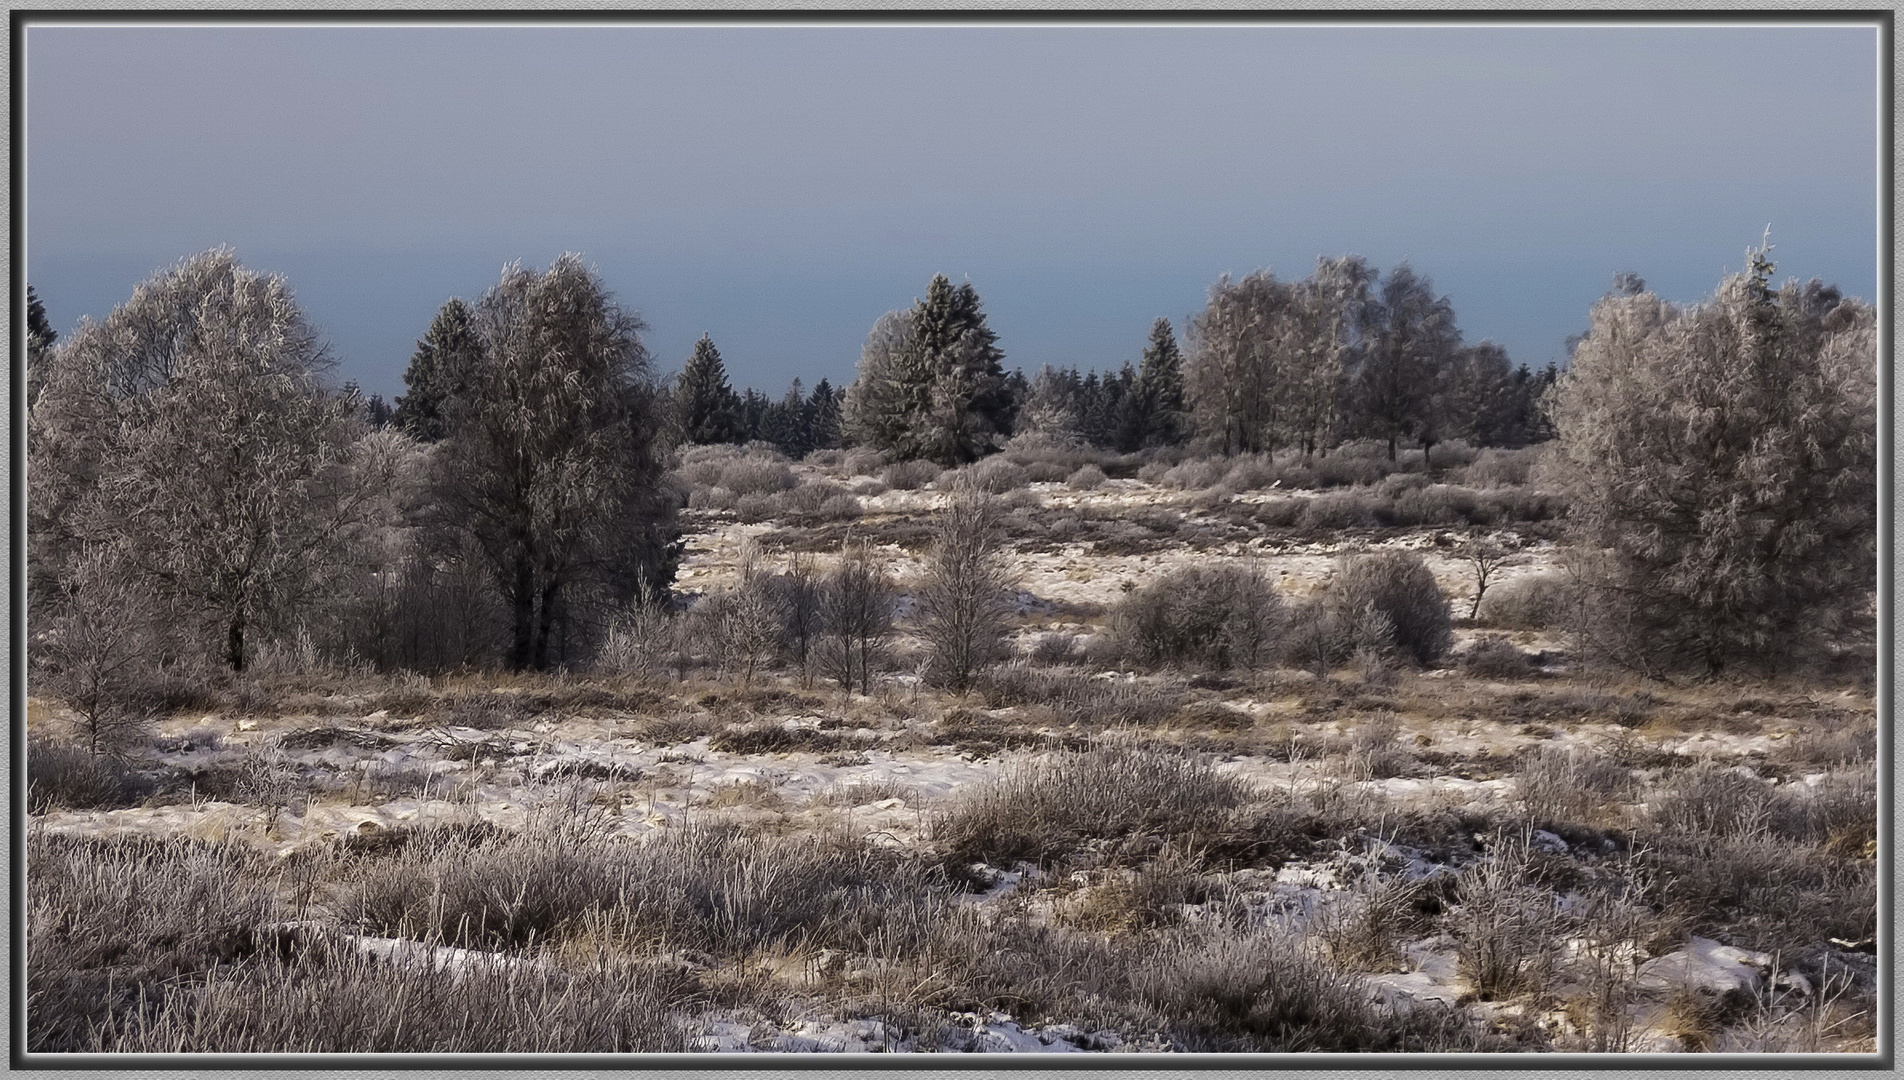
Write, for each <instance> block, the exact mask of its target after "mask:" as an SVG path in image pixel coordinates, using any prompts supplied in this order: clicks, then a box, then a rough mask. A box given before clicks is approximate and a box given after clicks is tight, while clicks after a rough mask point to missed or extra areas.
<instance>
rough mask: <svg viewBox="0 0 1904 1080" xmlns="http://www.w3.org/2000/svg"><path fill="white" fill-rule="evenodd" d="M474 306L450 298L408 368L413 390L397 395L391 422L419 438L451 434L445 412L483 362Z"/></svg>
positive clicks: (434, 438) (408, 382) (406, 374)
mask: <svg viewBox="0 0 1904 1080" xmlns="http://www.w3.org/2000/svg"><path fill="white" fill-rule="evenodd" d="M481 352H482V343H481V342H480V341H478V340H477V338H476V328H475V325H474V323H473V322H472V319H471V315H470V311H469V305H467V304H465V303H463V302H462V301H461V300H459V299H457V298H455V297H451V298H450V299H449V301H448V302H446V303H445V304H444V305H443V306H442V308H441V309H439V310H438V311H437V313H436V317H435V318H434V319H432V320H430V329H429V330H428V331H427V332H426V333H425V334H424V335H423V339H422V340H421V341H418V342H417V347H416V352H414V353H412V354H411V356H410V366H409V367H408V368H407V369H406V370H405V371H404V373H403V384H404V386H406V387H408V388H409V391H410V392H409V393H407V394H399V395H398V396H397V407H396V410H395V412H394V413H392V415H391V421H392V422H393V423H395V424H396V425H397V427H399V428H401V429H402V430H403V431H405V432H407V433H408V434H409V435H410V437H411V438H413V439H416V440H417V441H418V442H426V443H433V442H436V441H437V440H439V439H441V438H443V436H444V435H445V434H447V433H448V421H447V419H446V418H445V415H444V413H445V411H446V409H447V408H448V403H449V400H450V399H451V398H453V397H455V396H456V395H457V394H459V393H461V392H462V389H463V384H464V383H465V382H466V381H467V380H468V378H469V373H470V371H471V370H472V369H474V368H475V367H476V365H477V364H478V363H479V362H480V361H481Z"/></svg>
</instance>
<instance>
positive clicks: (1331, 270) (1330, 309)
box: [1287, 255, 1376, 456]
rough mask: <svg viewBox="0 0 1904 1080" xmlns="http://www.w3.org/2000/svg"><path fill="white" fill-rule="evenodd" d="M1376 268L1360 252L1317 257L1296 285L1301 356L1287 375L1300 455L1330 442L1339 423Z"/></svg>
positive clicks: (1364, 328)
mask: <svg viewBox="0 0 1904 1080" xmlns="http://www.w3.org/2000/svg"><path fill="white" fill-rule="evenodd" d="M1375 278H1376V274H1375V270H1374V269H1373V268H1372V267H1370V266H1369V265H1368V262H1367V261H1366V260H1364V259H1363V258H1362V257H1361V256H1360V255H1343V256H1339V257H1335V258H1330V257H1323V258H1320V259H1318V260H1316V269H1315V273H1313V274H1311V275H1310V276H1309V277H1307V278H1305V279H1304V280H1303V281H1302V283H1301V284H1300V285H1299V286H1298V295H1297V318H1298V320H1299V324H1300V329H1299V330H1298V335H1297V336H1298V340H1299V346H1300V356H1301V361H1300V363H1298V364H1297V365H1296V367H1295V371H1294V372H1293V375H1294V377H1293V378H1292V379H1291V380H1290V384H1289V389H1288V391H1287V396H1288V401H1289V404H1288V415H1289V427H1290V436H1291V439H1292V441H1293V442H1295V443H1296V444H1297V445H1298V446H1300V447H1301V448H1302V452H1303V454H1304V455H1305V456H1312V455H1314V454H1315V452H1316V451H1317V450H1318V449H1324V448H1327V447H1329V446H1331V445H1333V444H1334V443H1335V440H1336V438H1337V436H1338V433H1339V432H1340V431H1341V428H1342V397H1343V384H1344V381H1345V380H1346V379H1347V377H1348V373H1349V371H1350V370H1351V369H1352V368H1353V366H1354V362H1355V358H1356V357H1357V356H1358V355H1360V350H1361V348H1362V347H1363V343H1364V341H1365V340H1366V339H1367V337H1368V331H1369V322H1370V318H1371V316H1372V315H1373V314H1374V310H1375V309H1374V306H1373V305H1372V304H1371V303H1370V302H1369V288H1370V286H1371V285H1372V284H1373V283H1374V281H1375Z"/></svg>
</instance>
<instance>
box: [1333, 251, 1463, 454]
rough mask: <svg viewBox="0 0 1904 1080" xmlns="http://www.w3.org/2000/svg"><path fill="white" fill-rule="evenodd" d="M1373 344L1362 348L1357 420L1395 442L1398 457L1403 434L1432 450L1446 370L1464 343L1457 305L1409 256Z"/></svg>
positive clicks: (1385, 301)
mask: <svg viewBox="0 0 1904 1080" xmlns="http://www.w3.org/2000/svg"><path fill="white" fill-rule="evenodd" d="M1371 324H1372V327H1371V332H1370V334H1369V338H1368V342H1367V346H1366V347H1365V348H1364V349H1362V350H1361V351H1360V353H1359V355H1358V356H1357V361H1358V363H1357V367H1356V370H1355V371H1354V372H1353V375H1352V379H1353V385H1352V388H1351V395H1352V402H1353V408H1354V414H1355V419H1356V421H1357V426H1358V427H1359V429H1360V430H1361V431H1362V433H1364V434H1366V435H1370V436H1373V437H1375V438H1379V439H1385V440H1387V442H1388V457H1389V460H1390V461H1393V460H1395V457H1396V448H1397V444H1398V442H1399V440H1400V439H1401V437H1402V436H1404V435H1408V436H1413V437H1415V438H1417V439H1419V440H1421V443H1422V447H1423V449H1424V450H1432V449H1433V446H1434V444H1435V443H1436V442H1438V441H1440V439H1441V433H1440V430H1439V427H1438V421H1439V419H1440V417H1439V415H1438V413H1437V411H1436V402H1437V395H1438V394H1439V393H1440V391H1441V380H1442V376H1443V373H1444V372H1445V370H1446V369H1447V367H1448V364H1449V361H1450V360H1451V358H1452V357H1453V355H1454V352H1455V350H1456V349H1457V348H1459V347H1460V345H1461V332H1460V331H1459V330H1457V329H1456V328H1455V321H1454V309H1453V307H1451V306H1450V305H1449V303H1448V298H1447V297H1445V296H1436V295H1435V292H1434V285H1433V283H1432V282H1430V281H1429V280H1428V279H1427V278H1425V277H1421V276H1419V275H1417V274H1416V273H1415V272H1414V270H1413V269H1412V268H1410V267H1409V265H1408V264H1407V263H1403V264H1402V265H1400V266H1398V267H1396V268H1395V269H1393V270H1390V271H1389V272H1388V276H1387V277H1386V278H1385V279H1383V281H1382V287H1381V299H1380V301H1379V302H1378V306H1377V307H1376V309H1375V315H1374V317H1373V318H1372V319H1371Z"/></svg>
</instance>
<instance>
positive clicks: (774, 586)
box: [705, 539, 786, 689]
mask: <svg viewBox="0 0 1904 1080" xmlns="http://www.w3.org/2000/svg"><path fill="white" fill-rule="evenodd" d="M739 569H740V574H739V577H738V579H737V580H736V581H735V583H734V584H733V586H732V587H730V588H728V589H726V590H724V591H722V592H720V593H718V594H716V595H714V596H712V597H709V599H708V601H705V602H708V603H710V604H711V605H712V614H713V619H714V623H715V632H716V633H717V634H718V635H719V636H720V655H721V658H722V667H723V668H731V669H732V670H733V671H734V672H736V673H738V674H739V676H740V684H741V687H742V688H743V689H744V688H747V687H751V686H752V685H753V684H754V673H755V672H756V671H757V670H758V669H759V667H760V665H761V664H762V663H764V662H765V661H766V660H767V659H768V658H770V657H771V656H772V655H773V653H774V651H775V649H777V648H778V647H779V645H780V644H781V635H782V631H783V629H784V626H785V622H786V606H785V595H784V593H783V591H782V590H781V589H780V588H779V587H778V586H779V582H777V581H776V580H775V579H774V578H773V576H772V575H771V574H769V573H768V572H767V570H766V568H765V567H764V566H762V565H761V556H760V546H759V544H757V543H755V542H754V541H753V540H751V539H750V540H747V541H745V542H743V543H742V544H741V549H740V568H739Z"/></svg>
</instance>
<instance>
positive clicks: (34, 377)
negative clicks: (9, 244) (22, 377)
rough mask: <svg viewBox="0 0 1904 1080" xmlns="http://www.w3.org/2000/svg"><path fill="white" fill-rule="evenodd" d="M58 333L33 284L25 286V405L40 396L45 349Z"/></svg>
mask: <svg viewBox="0 0 1904 1080" xmlns="http://www.w3.org/2000/svg"><path fill="white" fill-rule="evenodd" d="M58 337H59V334H57V333H55V332H54V331H53V324H52V323H51V322H50V321H48V320H47V317H46V305H44V304H42V303H40V297H39V294H38V293H36V292H34V291H33V286H32V285H28V286H27V287H26V405H27V408H29V409H30V408H32V407H33V402H34V401H36V400H38V398H39V396H40V382H41V380H42V379H43V378H45V371H46V351H47V350H48V349H50V348H52V347H53V342H54V341H55V340H56V339H57V338H58Z"/></svg>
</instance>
